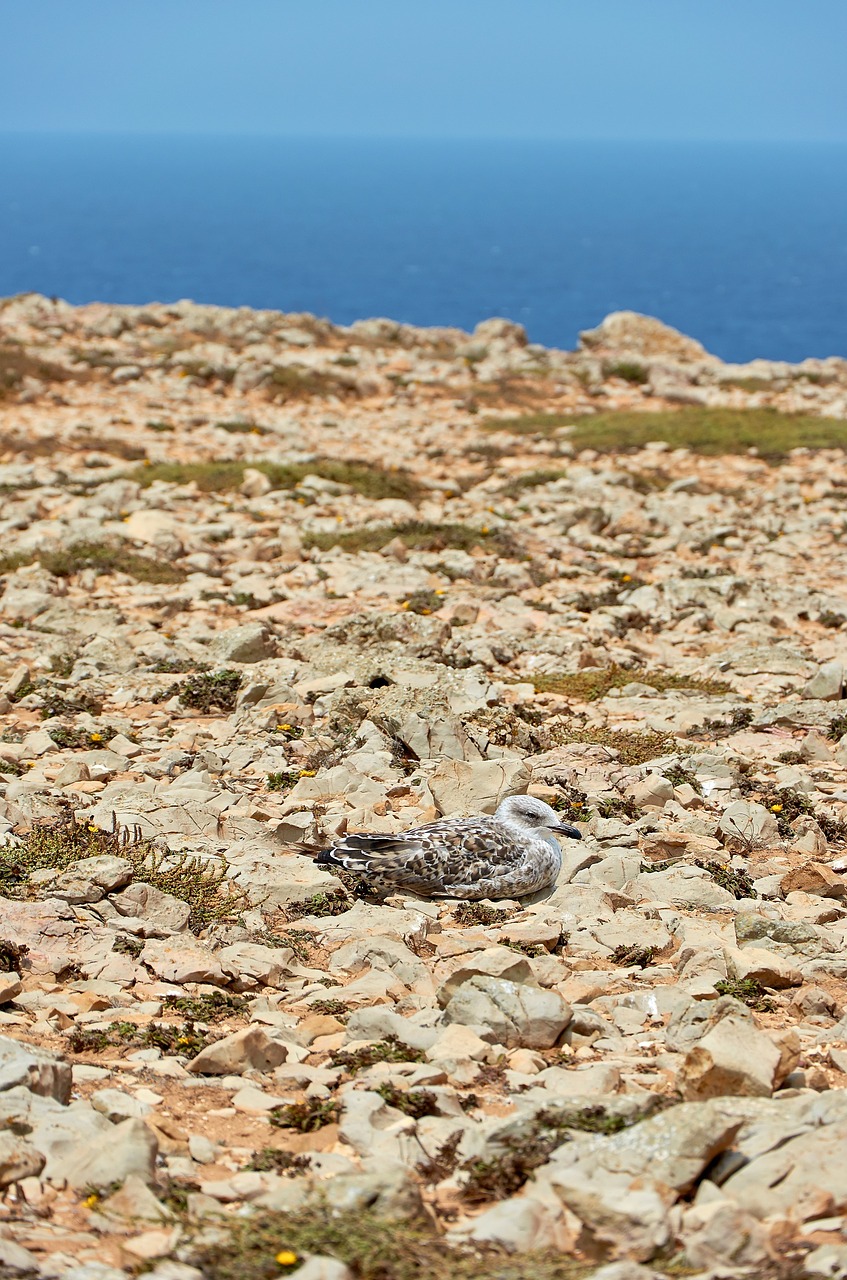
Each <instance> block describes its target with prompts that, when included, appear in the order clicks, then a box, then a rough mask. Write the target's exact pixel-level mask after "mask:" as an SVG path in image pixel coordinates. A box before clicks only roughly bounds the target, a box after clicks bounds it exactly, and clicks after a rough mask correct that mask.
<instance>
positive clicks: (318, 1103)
mask: <svg viewBox="0 0 847 1280" xmlns="http://www.w3.org/2000/svg"><path fill="white" fill-rule="evenodd" d="M340 1112H341V1103H340V1102H339V1101H338V1100H337V1099H336V1098H308V1099H307V1100H306V1101H305V1102H291V1103H289V1104H288V1105H287V1106H285V1107H274V1108H273V1110H272V1111H270V1112H269V1113H268V1117H269V1119H270V1122H271V1124H272V1125H274V1126H275V1127H276V1128H277V1129H295V1130H296V1131H297V1132H298V1133H314V1132H315V1131H316V1130H317V1129H323V1127H324V1126H325V1125H328V1124H335V1123H336V1122H337V1121H338V1118H339V1115H340Z"/></svg>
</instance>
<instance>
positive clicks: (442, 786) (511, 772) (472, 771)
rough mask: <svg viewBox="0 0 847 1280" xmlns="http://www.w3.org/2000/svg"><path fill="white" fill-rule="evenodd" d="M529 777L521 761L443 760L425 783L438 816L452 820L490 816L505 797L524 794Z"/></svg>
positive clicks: (527, 770)
mask: <svg viewBox="0 0 847 1280" xmlns="http://www.w3.org/2000/svg"><path fill="white" fill-rule="evenodd" d="M531 777H532V774H531V772H530V770H529V767H528V766H527V765H526V764H525V763H524V762H523V760H479V761H476V760H473V761H466V760H443V761H442V762H441V763H440V764H439V765H437V766H436V768H435V769H434V770H433V771H432V772H431V773H429V774H428V775H427V782H428V783H429V789H430V791H431V792H432V795H433V799H434V800H435V803H436V805H437V807H438V811H439V813H443V814H445V815H447V816H449V817H451V818H453V817H466V816H469V815H471V814H475V813H494V811H495V810H496V808H497V806H498V805H499V803H500V801H501V800H505V798H506V796H515V795H520V794H522V793H523V792H524V791H526V789H527V787H528V785H529V782H530V780H531Z"/></svg>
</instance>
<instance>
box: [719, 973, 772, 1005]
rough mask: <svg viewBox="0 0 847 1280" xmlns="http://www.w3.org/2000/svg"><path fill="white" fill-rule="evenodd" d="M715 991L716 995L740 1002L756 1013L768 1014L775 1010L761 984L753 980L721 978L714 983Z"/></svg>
mask: <svg viewBox="0 0 847 1280" xmlns="http://www.w3.org/2000/svg"><path fill="white" fill-rule="evenodd" d="M715 991H717V993H718V995H721V996H732V998H733V1000H740V1001H741V1003H742V1004H746V1005H747V1007H748V1008H749V1009H755V1010H756V1012H757V1013H770V1012H771V1011H772V1010H773V1009H775V1008H776V1005H775V1004H774V1002H773V1000H772V999H771V998H770V996H769V995H768V994H767V992H766V991H765V988H764V987H763V986H762V984H761V982H757V980H756V979H755V978H722V979H721V981H720V982H716V983H715Z"/></svg>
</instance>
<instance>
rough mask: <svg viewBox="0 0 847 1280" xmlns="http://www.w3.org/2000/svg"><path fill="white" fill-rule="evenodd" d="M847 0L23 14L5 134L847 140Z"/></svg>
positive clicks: (114, 1) (289, 5)
mask: <svg viewBox="0 0 847 1280" xmlns="http://www.w3.org/2000/svg"><path fill="white" fill-rule="evenodd" d="M845 48H847V0H805V3H802V4H801V3H800V0H360V2H359V3H355V2H353V0H297V2H295V0H135V2H134V3H131V2H130V0H6V2H5V4H4V5H3V12H2V48H0V130H5V131H29V130H39V131H41V130H50V131H53V130H62V131H64V130H75V131H76V130H81V131H109V132H155V133H159V132H168V133H170V132H180V133H196V132H203V133H234V134H238V133H271V134H301V135H335V136H338V135H341V136H351V135H352V136H388V135H391V136H401V137H415V136H425V137H537V138H543V137H555V138H585V139H598V138H619V139H628V138H631V139H684V140H695V139H704V140H710V139H715V140H725V139H730V140H803V141H805V140H821V141H824V140H826V141H847V75H845V71H844V50H845Z"/></svg>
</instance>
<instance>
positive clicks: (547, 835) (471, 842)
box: [315, 796, 582, 898]
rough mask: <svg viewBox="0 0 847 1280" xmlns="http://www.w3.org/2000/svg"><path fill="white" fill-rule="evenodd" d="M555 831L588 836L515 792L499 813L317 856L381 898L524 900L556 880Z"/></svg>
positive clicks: (351, 843)
mask: <svg viewBox="0 0 847 1280" xmlns="http://www.w3.org/2000/svg"><path fill="white" fill-rule="evenodd" d="M557 835H560V836H569V837H570V839H572V840H581V839H582V836H581V834H580V832H579V831H578V830H577V828H576V827H569V826H567V824H565V823H563V822H562V821H561V820H560V817H559V814H558V813H556V810H555V809H551V808H550V805H549V804H545V803H544V802H543V800H536V799H535V798H534V797H533V796H509V797H508V799H506V800H504V801H503V802H502V803H501V804H500V806H499V808H498V809H497V812H496V813H495V814H494V816H493V817H488V816H487V815H485V814H480V815H479V816H478V817H475V818H442V819H441V820H440V821H439V822H428V823H427V824H426V826H424V827H413V828H412V830H411V831H403V832H399V833H398V834H397V835H366V834H364V835H358V834H357V835H349V836H345V837H344V839H343V840H340V841H339V842H338V844H335V845H333V846H332V847H331V848H329V849H324V850H322V851H321V852H320V853H319V854H318V855H317V857H316V859H315V861H316V862H319V863H322V864H323V865H325V866H334V867H344V868H345V870H347V871H352V872H353V874H354V875H357V876H361V878H362V881H363V883H364V885H365V886H366V887H367V888H368V889H369V890H370V891H372V892H374V893H377V894H379V895H381V896H384V895H385V894H387V893H391V892H393V891H394V890H397V889H404V890H407V891H410V892H412V893H417V894H420V895H421V896H422V897H430V898H444V897H447V898H523V897H526V896H527V895H528V894H531V893H537V892H538V891H539V889H546V888H547V886H548V885H551V884H553V883H554V881H555V880H556V877H557V876H558V874H559V871H560V870H561V867H562V850H561V848H560V847H559V842H558V840H557V839H556V836H557Z"/></svg>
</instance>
